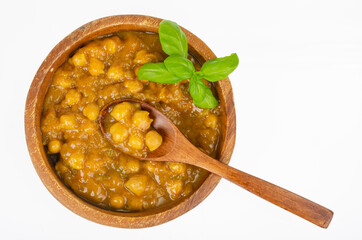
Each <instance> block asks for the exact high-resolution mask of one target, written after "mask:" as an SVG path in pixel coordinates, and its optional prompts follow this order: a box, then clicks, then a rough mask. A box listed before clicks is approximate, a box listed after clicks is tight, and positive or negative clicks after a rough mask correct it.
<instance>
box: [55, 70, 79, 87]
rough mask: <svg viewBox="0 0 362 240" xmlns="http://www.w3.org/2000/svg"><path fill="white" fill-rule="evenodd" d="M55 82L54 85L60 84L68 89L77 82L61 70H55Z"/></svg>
mask: <svg viewBox="0 0 362 240" xmlns="http://www.w3.org/2000/svg"><path fill="white" fill-rule="evenodd" d="M53 84H54V86H59V87H61V88H63V89H68V88H71V87H72V86H73V85H74V84H75V82H74V80H73V79H71V78H68V77H66V76H64V75H63V74H61V72H60V71H59V72H58V71H57V72H55V74H54V77H53Z"/></svg>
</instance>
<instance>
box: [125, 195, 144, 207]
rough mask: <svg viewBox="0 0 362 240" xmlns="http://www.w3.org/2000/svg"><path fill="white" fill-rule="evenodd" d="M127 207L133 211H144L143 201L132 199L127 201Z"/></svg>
mask: <svg viewBox="0 0 362 240" xmlns="http://www.w3.org/2000/svg"><path fill="white" fill-rule="evenodd" d="M127 205H128V207H129V208H130V209H132V210H142V206H143V199H142V198H138V197H137V198H135V197H131V198H129V199H128V200H127Z"/></svg>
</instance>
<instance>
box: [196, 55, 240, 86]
mask: <svg viewBox="0 0 362 240" xmlns="http://www.w3.org/2000/svg"><path fill="white" fill-rule="evenodd" d="M238 64H239V58H238V55H236V53H233V54H231V55H230V56H227V57H223V58H215V59H211V60H209V61H207V62H205V63H204V65H203V66H202V67H201V70H200V72H201V77H203V78H205V79H206V80H209V81H210V82H216V81H219V80H222V79H224V78H226V77H227V76H228V75H229V74H230V73H232V72H233V71H234V70H235V68H236V67H237V66H238Z"/></svg>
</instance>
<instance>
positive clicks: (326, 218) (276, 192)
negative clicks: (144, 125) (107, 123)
mask: <svg viewBox="0 0 362 240" xmlns="http://www.w3.org/2000/svg"><path fill="white" fill-rule="evenodd" d="M121 102H135V103H139V104H140V105H141V108H142V109H143V110H146V111H148V112H150V117H151V118H153V119H154V121H153V124H152V126H153V127H154V128H155V129H156V131H157V132H159V133H160V134H161V135H162V137H163V143H162V145H161V146H160V147H159V148H157V149H156V150H154V151H152V152H150V153H149V154H148V155H147V157H137V158H139V159H142V160H149V161H162V162H164V161H170V162H182V163H187V164H191V165H194V166H197V167H200V168H203V169H205V170H207V171H209V172H211V173H214V174H216V175H218V176H220V177H223V178H225V179H227V180H229V181H230V182H233V183H235V184H236V185H239V186H240V187H242V188H244V189H246V190H248V191H249V192H251V193H254V194H255V195H257V196H259V197H261V198H263V199H265V200H267V201H269V202H271V203H273V204H275V205H277V206H279V207H281V208H283V209H285V210H287V211H289V212H291V213H294V214H295V215H297V216H299V217H302V218H304V219H305V220H307V221H309V222H311V223H314V224H315V225H317V226H319V227H322V228H327V227H328V225H329V223H330V222H331V220H332V217H333V212H332V211H331V210H329V209H327V208H325V207H323V206H321V205H319V204H317V203H315V202H312V201H310V200H308V199H306V198H303V197H301V196H299V195H297V194H295V193H292V192H290V191H288V190H286V189H283V188H281V187H278V186H276V185H274V184H272V183H269V182H267V181H264V180H262V179H260V178H257V177H254V176H252V175H250V174H247V173H245V172H242V171H240V170H237V169H235V168H233V167H230V166H228V165H226V164H224V163H221V162H219V161H217V160H216V159H213V158H211V157H209V156H208V155H207V154H205V153H203V152H202V151H200V150H199V149H198V148H197V147H195V146H194V145H193V144H192V143H191V142H189V140H187V139H186V137H185V136H184V135H183V134H182V133H181V132H180V131H179V130H178V128H177V127H176V126H175V125H174V124H173V123H172V122H171V121H170V120H169V119H168V118H167V117H166V116H165V115H164V114H163V113H161V112H160V111H159V110H157V109H156V108H154V107H153V106H151V105H149V104H147V103H144V102H142V101H138V100H133V99H119V100H115V101H112V102H110V103H109V104H107V105H105V106H104V107H103V108H102V110H101V111H100V114H99V124H100V128H101V131H102V133H103V134H104V136H105V137H106V138H107V139H108V140H109V141H110V143H112V141H111V140H110V139H109V137H108V136H109V135H107V134H106V132H105V128H104V126H103V122H104V117H105V116H106V114H109V108H110V107H111V106H112V105H115V104H118V103H121ZM120 150H121V151H122V149H120ZM134 157H136V156H134Z"/></svg>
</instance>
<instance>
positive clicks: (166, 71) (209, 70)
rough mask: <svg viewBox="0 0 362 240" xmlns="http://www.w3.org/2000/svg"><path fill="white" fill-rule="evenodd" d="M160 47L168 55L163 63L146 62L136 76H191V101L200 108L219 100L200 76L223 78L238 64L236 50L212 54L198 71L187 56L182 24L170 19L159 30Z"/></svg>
mask: <svg viewBox="0 0 362 240" xmlns="http://www.w3.org/2000/svg"><path fill="white" fill-rule="evenodd" d="M158 33H159V36H160V42H161V46H162V50H163V51H164V52H165V53H167V54H168V55H169V57H167V58H166V59H165V61H164V62H162V63H146V64H145V65H143V66H142V67H141V68H140V69H139V71H138V73H137V76H138V78H139V79H140V80H148V81H152V82H158V83H166V84H172V83H177V82H179V81H182V80H185V79H190V81H189V92H190V95H191V97H192V99H193V103H194V104H195V105H196V106H198V107H200V108H214V107H216V106H217V105H218V104H219V102H218V101H217V100H216V98H215V97H214V95H213V94H212V92H211V90H210V88H209V87H208V86H206V85H205V83H204V81H203V80H202V79H206V80H208V81H210V82H216V81H219V80H222V79H225V78H226V77H227V76H228V75H229V74H230V73H232V72H233V71H234V70H235V68H236V67H237V66H238V64H239V58H238V56H237V55H236V53H233V54H231V55H230V56H227V57H223V58H215V59H212V60H209V61H207V62H205V63H204V64H203V66H202V67H201V70H200V71H199V72H196V71H195V67H194V65H193V64H192V62H191V61H190V60H189V59H187V53H188V51H187V47H188V46H187V38H186V35H185V33H184V32H183V31H182V30H181V28H180V27H179V26H178V25H177V24H176V23H175V22H172V21H169V20H163V21H162V22H161V23H160V25H159V30H158Z"/></svg>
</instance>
